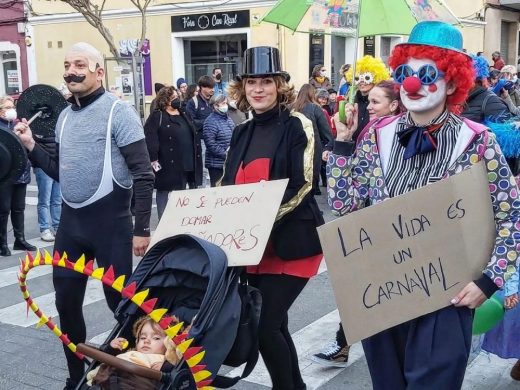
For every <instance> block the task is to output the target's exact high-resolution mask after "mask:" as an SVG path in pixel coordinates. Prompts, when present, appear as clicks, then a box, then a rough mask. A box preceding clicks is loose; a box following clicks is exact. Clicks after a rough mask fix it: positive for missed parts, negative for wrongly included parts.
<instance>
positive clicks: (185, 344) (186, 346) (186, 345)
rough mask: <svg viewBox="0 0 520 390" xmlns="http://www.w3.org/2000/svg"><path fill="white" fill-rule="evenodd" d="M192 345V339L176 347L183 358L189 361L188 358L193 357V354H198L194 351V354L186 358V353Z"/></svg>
mask: <svg viewBox="0 0 520 390" xmlns="http://www.w3.org/2000/svg"><path fill="white" fill-rule="evenodd" d="M192 343H193V339H188V340H186V341H183V342H182V343H180V344H178V345H177V349H178V350H179V351H181V352H182V355H183V356H184V358H185V359H189V358H190V357H192V356H193V355H195V353H197V352H199V351H196V352H195V353H192V354H189V355H188V356H187V354H186V351H187V349H188V348H189V346H190V345H191V344H192Z"/></svg>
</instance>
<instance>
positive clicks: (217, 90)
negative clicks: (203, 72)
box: [212, 68, 227, 96]
mask: <svg viewBox="0 0 520 390" xmlns="http://www.w3.org/2000/svg"><path fill="white" fill-rule="evenodd" d="M212 75H213V79H214V80H215V87H214V88H213V93H214V94H215V95H216V94H220V95H224V96H227V83H226V82H225V81H224V80H223V79H222V77H223V76H222V69H221V68H214V69H213V73H212Z"/></svg>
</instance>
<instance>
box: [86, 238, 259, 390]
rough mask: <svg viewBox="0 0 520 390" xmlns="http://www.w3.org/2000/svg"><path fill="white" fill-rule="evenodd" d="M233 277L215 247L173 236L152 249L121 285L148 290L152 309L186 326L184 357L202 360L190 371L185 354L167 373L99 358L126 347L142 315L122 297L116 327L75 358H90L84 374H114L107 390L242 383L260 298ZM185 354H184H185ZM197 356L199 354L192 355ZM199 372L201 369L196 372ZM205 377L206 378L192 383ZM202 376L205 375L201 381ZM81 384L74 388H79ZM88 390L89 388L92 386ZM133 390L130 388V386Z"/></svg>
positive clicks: (253, 347) (254, 352) (254, 355)
mask: <svg viewBox="0 0 520 390" xmlns="http://www.w3.org/2000/svg"><path fill="white" fill-rule="evenodd" d="M239 273H240V271H239V270H238V269H235V268H228V267H227V257H226V255H225V253H224V252H223V251H222V250H221V249H220V248H219V247H217V246H216V245H214V244H211V243H209V242H207V241H205V240H202V239H200V238H197V237H194V236H190V235H178V236H175V237H171V238H167V239H164V240H162V241H160V242H158V243H157V244H156V245H154V246H153V248H151V249H150V251H149V252H148V253H147V254H146V255H145V256H144V257H143V259H142V260H141V262H140V263H139V265H138V266H137V268H136V269H135V271H134V273H133V274H132V276H131V277H130V279H129V280H128V282H127V283H126V286H128V285H130V284H131V283H132V282H136V284H137V288H136V291H143V290H145V289H149V294H148V298H157V302H156V304H155V306H154V307H155V308H165V309H167V310H168V313H169V314H174V315H175V316H176V317H177V318H178V319H179V320H180V321H183V322H184V323H185V324H190V323H191V328H190V330H189V332H188V336H187V338H186V339H190V338H192V339H193V342H192V344H191V345H190V347H196V348H192V349H191V351H195V352H197V353H198V352H202V351H204V356H203V359H202V361H200V362H199V363H196V366H194V367H193V366H192V367H190V363H192V362H190V361H189V359H190V356H189V354H186V355H185V356H184V358H183V359H182V360H181V362H180V363H179V364H178V365H177V366H173V367H171V365H170V368H171V370H170V371H164V366H163V370H162V371H155V370H152V369H148V368H146V367H141V366H138V365H135V364H133V363H129V362H126V361H123V360H121V359H118V358H116V357H114V356H112V355H109V354H107V353H105V352H104V351H106V350H107V349H108V346H109V343H110V341H111V340H112V339H114V338H115V337H117V336H122V337H125V338H126V339H127V340H133V337H131V329H132V326H133V324H134V322H135V321H136V320H137V319H138V318H139V317H141V316H143V315H144V313H143V312H142V311H141V309H140V308H139V307H138V306H137V305H135V304H134V303H133V302H132V301H131V300H129V299H128V298H126V299H124V300H122V301H121V303H120V304H119V306H118V308H117V310H116V312H115V317H116V320H117V322H118V324H117V325H116V326H115V328H114V329H113V330H112V332H111V333H110V335H109V336H108V338H107V340H106V341H105V342H104V343H103V345H101V346H100V348H99V349H96V348H92V347H90V346H87V345H85V344H79V345H78V351H79V352H80V353H83V354H84V355H86V356H88V357H90V358H92V359H94V360H93V361H92V362H91V363H90V367H89V370H90V369H92V368H94V367H95V366H97V365H99V363H105V364H107V365H109V366H111V367H114V368H115V369H116V373H117V375H116V377H115V378H111V382H113V383H114V386H113V387H109V388H110V389H112V388H113V389H118V390H119V389H125V388H130V387H125V386H123V385H121V386H120V385H119V384H118V381H119V383H120V384H124V383H132V381H133V383H134V386H135V383H136V382H135V379H136V378H138V377H144V378H148V379H149V380H152V381H154V383H155V387H153V388H155V389H159V390H195V389H202V388H205V386H210V383H211V386H216V387H231V386H232V385H234V384H235V383H236V382H237V381H238V380H239V379H241V378H244V377H246V376H247V375H249V373H250V372H251V371H252V369H253V368H254V366H255V364H256V361H257V359H258V340H257V338H256V329H257V326H258V319H259V316H260V306H261V297H260V293H259V292H258V291H257V290H256V289H253V288H251V287H249V286H246V285H245V284H242V283H241V282H240V281H239ZM186 352H187V351H186ZM199 357H200V354H199ZM243 363H247V364H246V368H245V369H244V373H243V375H242V376H240V377H236V378H225V377H221V376H218V375H217V373H218V370H219V368H220V367H221V365H222V364H227V365H230V366H233V367H237V366H239V365H241V364H243ZM204 366H205V367H204ZM200 370H205V371H206V370H207V371H209V372H210V373H211V376H209V377H207V378H206V377H200V378H198V375H197V372H199V371H200ZM206 375H207V374H206ZM85 386H86V385H85V381H83V382H82V383H80V385H78V387H77V389H84V388H85ZM94 388H95V387H94ZM133 388H136V387H133Z"/></svg>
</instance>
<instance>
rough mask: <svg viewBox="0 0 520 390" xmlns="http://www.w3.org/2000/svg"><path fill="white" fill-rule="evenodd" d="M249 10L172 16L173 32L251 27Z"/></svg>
mask: <svg viewBox="0 0 520 390" xmlns="http://www.w3.org/2000/svg"><path fill="white" fill-rule="evenodd" d="M249 25H250V22H249V10H246V11H230V12H215V13H208V14H200V15H180V16H172V32H186V31H204V30H223V29H228V28H240V27H249Z"/></svg>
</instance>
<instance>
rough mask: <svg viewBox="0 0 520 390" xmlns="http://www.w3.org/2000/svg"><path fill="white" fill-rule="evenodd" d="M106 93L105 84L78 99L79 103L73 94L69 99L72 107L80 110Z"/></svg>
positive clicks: (74, 109)
mask: <svg viewBox="0 0 520 390" xmlns="http://www.w3.org/2000/svg"><path fill="white" fill-rule="evenodd" d="M104 93H105V88H103V86H101V87H99V88H98V89H96V90H95V91H94V92H92V93H91V94H90V95H87V96H83V97H80V98H79V99H78V100H79V105H78V103H77V101H76V98H75V97H74V96H71V97H70V98H69V99H68V100H67V101H68V102H69V103H70V104H71V107H70V108H72V110H73V111H79V110H81V109H82V108H85V107H87V106H88V105H89V104H92V103H94V102H95V101H96V100H97V99H99V98H100V97H101V95H103V94H104Z"/></svg>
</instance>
